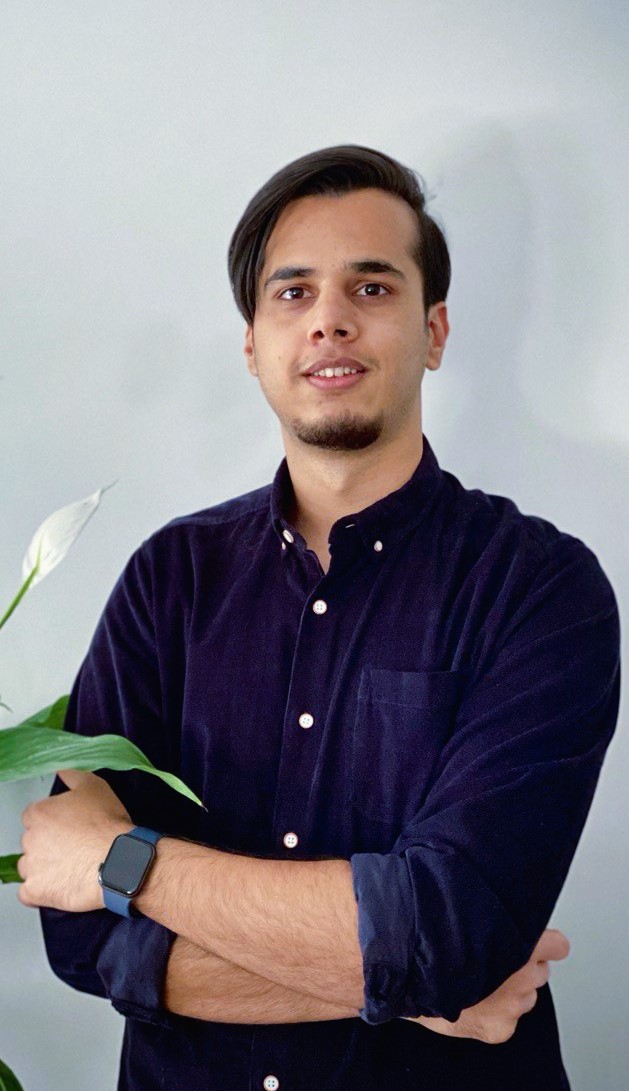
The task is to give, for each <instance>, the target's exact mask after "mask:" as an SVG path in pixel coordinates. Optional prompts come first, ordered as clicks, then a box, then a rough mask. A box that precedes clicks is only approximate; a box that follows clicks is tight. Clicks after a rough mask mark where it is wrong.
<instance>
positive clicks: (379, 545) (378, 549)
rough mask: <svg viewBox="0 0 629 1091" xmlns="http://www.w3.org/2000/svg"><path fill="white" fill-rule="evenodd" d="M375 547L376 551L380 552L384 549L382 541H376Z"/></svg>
mask: <svg viewBox="0 0 629 1091" xmlns="http://www.w3.org/2000/svg"><path fill="white" fill-rule="evenodd" d="M373 547H374V549H375V551H376V553H380V551H381V549H382V542H374V544H373Z"/></svg>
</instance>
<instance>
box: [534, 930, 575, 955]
mask: <svg viewBox="0 0 629 1091" xmlns="http://www.w3.org/2000/svg"><path fill="white" fill-rule="evenodd" d="M569 954H570V943H569V941H568V937H567V936H564V934H563V932H560V931H559V930H558V929H557V928H547V929H546V931H545V932H544V933H543V934H542V936H541V937H540V939H539V942H538V944H537V947H536V948H535V950H534V951H533V954H532V955H531V958H532V959H533V960H534V961H536V962H543V961H545V960H546V959H549V958H551V959H553V960H555V961H557V960H560V959H562V958H567V957H568V955H569Z"/></svg>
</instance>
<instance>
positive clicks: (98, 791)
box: [17, 769, 134, 913]
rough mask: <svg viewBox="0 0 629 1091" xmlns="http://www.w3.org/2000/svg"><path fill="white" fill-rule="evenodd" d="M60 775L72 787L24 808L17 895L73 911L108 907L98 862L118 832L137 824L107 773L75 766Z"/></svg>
mask: <svg viewBox="0 0 629 1091" xmlns="http://www.w3.org/2000/svg"><path fill="white" fill-rule="evenodd" d="M57 776H58V777H59V778H60V779H61V780H62V781H63V783H64V784H66V785H67V786H68V788H70V791H69V792H62V793H61V794H60V795H56V796H49V797H48V798H46V799H40V800H39V801H38V802H37V803H29V805H28V807H26V808H25V810H24V811H23V812H22V822H23V824H24V833H23V835H22V841H21V844H22V849H23V850H24V854H23V855H22V856H20V858H19V859H18V862H17V870H18V872H19V874H20V875H21V877H22V879H23V880H24V881H23V882H22V883H21V884H20V886H19V887H18V898H19V900H20V901H21V902H22V905H27V906H31V907H34V906H47V907H49V908H51V909H65V910H68V911H70V912H73V913H80V912H87V911H89V910H92V909H103V907H104V902H103V892H102V888H101V886H100V884H99V882H98V867H99V864H101V863H102V862H103V860H104V859H105V857H106V855H107V853H108V852H109V849H110V848H111V843H112V841H113V839H114V837H116V836H117V835H118V834H119V833H128V832H129V830H131V829H133V827H134V823H133V822H132V821H131V818H130V816H129V815H128V813H127V811H126V809H125V808H124V806H123V805H122V803H121V802H120V800H119V799H118V797H117V796H116V795H115V794H114V792H112V790H111V788H110V787H109V785H108V784H107V783H106V781H104V780H103V779H102V777H98V776H96V775H95V774H94V773H83V772H79V771H78V770H76V769H66V770H63V771H61V772H59V773H57Z"/></svg>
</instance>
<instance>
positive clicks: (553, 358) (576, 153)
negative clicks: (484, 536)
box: [407, 118, 629, 596]
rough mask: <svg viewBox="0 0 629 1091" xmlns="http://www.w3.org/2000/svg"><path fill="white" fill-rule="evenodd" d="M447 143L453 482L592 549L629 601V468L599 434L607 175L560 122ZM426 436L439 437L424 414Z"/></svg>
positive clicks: (444, 186)
mask: <svg viewBox="0 0 629 1091" xmlns="http://www.w3.org/2000/svg"><path fill="white" fill-rule="evenodd" d="M448 144H449V147H450V148H451V149H454V150H453V151H451V154H450V156H449V157H448V158H447V159H446V160H445V161H443V162H442V168H441V170H440V174H441V177H442V183H441V185H440V186H439V193H438V194H437V199H436V202H435V203H436V205H437V206H438V209H439V215H440V217H441V218H442V221H443V222H444V224H445V227H446V232H447V235H448V240H449V244H450V249H451V255H452V264H453V270H454V272H453V284H452V294H451V297H450V300H449V301H450V303H451V306H450V317H451V325H452V334H451V338H450V344H449V345H448V351H447V352H446V355H445V357H444V362H443V364H442V367H441V369H440V371H438V372H436V373H435V374H430V375H428V376H427V381H428V382H429V383H430V387H431V389H430V393H429V396H430V397H433V396H434V405H435V410H434V412H433V417H432V419H433V420H437V419H439V416H440V410H439V392H438V390H437V388H438V385H439V381H440V379H441V378H442V377H444V376H445V375H446V374H447V372H448V367H449V365H450V364H451V365H452V367H453V371H454V375H452V376H449V375H448V376H447V378H446V385H450V386H451V387H452V388H453V398H452V402H451V404H453V405H454V406H455V409H454V413H453V415H452V416H450V419H449V421H448V426H447V430H448V433H449V440H448V461H449V462H450V463H451V465H452V472H454V473H455V474H456V476H458V477H460V478H461V480H462V481H463V483H464V484H465V485H466V486H467V487H468V488H474V487H478V488H481V489H484V490H485V491H487V492H497V493H500V494H502V495H507V496H510V497H511V498H512V499H513V500H515V502H516V503H517V504H518V506H519V507H520V508H521V510H522V511H525V512H531V513H532V514H537V515H541V516H543V517H545V518H547V519H549V520H550V521H551V522H554V523H555V524H556V525H557V526H558V527H559V528H560V529H562V530H565V531H567V532H568V533H572V534H575V535H576V536H577V537H581V538H582V539H583V540H584V541H585V543H586V545H589V546H590V547H591V548H592V549H594V551H595V552H596V553H597V555H598V556H599V559H600V561H601V564H602V565H603V567H604V568H605V570H606V571H607V573H608V575H609V577H610V579H611V580H612V583H613V584H614V588H615V590H616V591H617V593H618V595H619V596H620V595H622V592H623V591H625V590H629V587H628V585H629V573H628V572H627V560H626V550H625V549H624V547H623V544H622V541H621V535H620V534H610V533H609V528H613V527H615V526H617V525H618V522H619V518H620V517H621V513H622V512H623V510H624V506H625V504H626V496H627V483H628V480H629V459H628V456H627V451H626V449H625V448H623V447H622V446H621V445H620V444H617V443H614V442H613V441H609V440H607V439H604V438H601V439H598V438H597V439H596V440H592V439H590V438H589V436H590V435H591V426H590V429H588V428H587V427H586V422H587V421H588V420H589V419H590V417H591V407H590V404H589V396H588V386H589V385H591V383H590V379H591V375H592V371H593V369H596V371H597V374H599V373H600V371H601V369H603V370H604V368H605V360H604V359H601V358H600V349H599V347H598V341H599V335H600V330H601V328H602V325H601V324H603V325H604V323H605V321H606V316H607V310H608V307H609V301H608V296H607V293H606V281H607V278H608V277H609V272H608V266H607V263H608V240H609V231H610V224H609V222H608V219H607V217H606V210H605V209H601V208H600V207H599V206H598V204H597V201H596V199H595V194H596V193H597V180H596V179H597V170H598V166H597V164H596V163H595V162H594V160H593V155H592V153H589V152H588V149H587V148H586V147H584V146H582V145H580V144H579V143H578V141H577V140H576V139H575V138H573V137H572V135H571V134H570V133H569V132H566V131H565V129H560V128H559V127H558V126H557V125H555V124H554V123H553V122H552V121H550V120H548V119H547V118H542V119H537V118H534V119H530V118H529V119H525V120H524V121H523V122H522V123H521V124H519V125H518V126H517V128H513V127H511V128H510V129H507V128H506V127H504V126H502V125H500V124H498V123H483V124H478V125H476V126H475V127H474V128H473V129H471V128H470V126H469V125H468V126H467V127H466V130H465V134H464V135H462V137H461V141H460V144H459V146H458V147H457V143H456V139H453V138H451V139H450V140H449V142H448ZM407 158H408V157H407ZM415 158H417V159H418V160H419V155H418V156H416V157H415ZM609 318H610V321H611V320H613V319H614V318H615V316H613V315H610V316H609ZM425 383H426V378H425V380H424V384H425ZM433 384H434V385H433ZM610 396H613V394H611V395H610ZM424 401H426V395H425V385H424ZM449 409H451V405H449V406H447V407H446V405H445V403H444V414H445V413H446V412H447V411H448V410H449ZM553 419H554V420H555V421H561V422H562V423H563V422H565V429H564V428H562V427H556V428H553V426H552V421H553ZM423 424H424V429H425V431H426V433H427V434H428V436H430V424H431V419H430V416H428V415H427V414H426V412H425V411H424V421H423ZM437 453H439V452H437ZM442 465H443V461H442ZM444 468H445V469H447V468H448V466H447V465H444ZM575 508H576V509H578V511H579V522H578V526H576V527H575V526H574V521H575V520H574V513H575Z"/></svg>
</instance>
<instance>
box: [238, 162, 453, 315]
mask: <svg viewBox="0 0 629 1091" xmlns="http://www.w3.org/2000/svg"><path fill="white" fill-rule="evenodd" d="M422 184H423V180H422V179H421V177H420V176H419V175H417V174H416V172H414V171H412V170H410V168H408V167H404V166H402V164H401V163H398V161H397V160H396V159H391V158H390V156H388V155H385V154H384V153H383V152H379V151H375V150H374V149H373V148H365V147H363V146H362V145H360V144H338V145H337V146H335V147H332V148H322V149H321V150H320V151H316V152H311V153H310V154H309V155H303V156H301V157H300V158H299V159H295V160H293V162H292V163H288V164H287V166H285V167H282V169H281V170H279V171H277V173H276V174H274V175H273V176H272V177H271V178H269V180H268V182H266V183H265V185H263V186H262V188H261V189H259V190H258V192H257V193H256V194H255V196H254V197H252V199H251V200H250V202H249V204H248V205H247V207H246V209H245V211H244V212H243V214H242V216H241V218H240V220H239V222H238V224H237V226H236V229H235V231H234V233H233V235H232V237H231V241H230V244H229V252H228V262H227V264H228V270H229V280H230V283H231V287H232V292H233V294H234V299H235V301H236V306H237V307H238V310H239V311H240V313H241V315H242V316H243V318H244V319H245V321H246V322H247V323H248V324H249V325H252V324H253V317H254V314H255V310H256V303H257V291H258V283H259V280H260V274H261V272H262V268H263V266H264V259H265V251H266V244H267V242H268V240H269V237H270V235H271V232H272V231H273V228H274V227H275V224H276V223H277V220H278V219H279V217H280V214H281V213H282V212H283V210H284V209H285V208H286V206H287V205H288V204H289V203H290V202H291V201H294V200H296V199H297V198H298V197H307V196H313V195H318V194H330V195H333V196H336V197H340V196H342V195H343V194H345V193H350V192H351V191H352V190H358V189H368V188H372V187H375V188H377V189H382V190H384V191H385V192H386V193H392V194H394V195H395V196H397V197H401V198H402V200H404V201H406V203H407V204H408V205H410V207H411V208H412V210H413V212H414V213H415V215H416V217H417V227H418V230H417V239H416V241H415V244H414V246H413V248H412V251H411V256H412V258H413V260H414V261H415V262H416V264H417V265H418V267H419V270H420V272H421V274H422V279H423V284H424V307H425V309H426V311H428V308H429V307H430V306H432V304H433V303H438V302H441V301H442V300H444V299H445V298H446V295H447V292H448V288H449V286H450V255H449V253H448V246H447V243H446V240H445V236H444V233H443V231H442V229H441V228H440V227H439V226H438V225H437V223H435V221H434V220H433V219H432V217H431V216H429V214H428V213H427V212H426V210H425V206H426V196H425V194H424V191H423V189H422Z"/></svg>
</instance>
